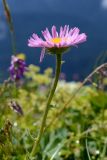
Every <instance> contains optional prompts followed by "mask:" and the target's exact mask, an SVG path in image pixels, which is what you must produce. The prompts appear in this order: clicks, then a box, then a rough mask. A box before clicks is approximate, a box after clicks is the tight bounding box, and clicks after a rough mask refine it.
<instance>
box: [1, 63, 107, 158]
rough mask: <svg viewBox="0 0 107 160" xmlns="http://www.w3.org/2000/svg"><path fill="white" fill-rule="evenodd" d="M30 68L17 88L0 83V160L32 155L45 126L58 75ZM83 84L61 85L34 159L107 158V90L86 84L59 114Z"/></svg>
mask: <svg viewBox="0 0 107 160" xmlns="http://www.w3.org/2000/svg"><path fill="white" fill-rule="evenodd" d="M28 70H29V71H28V72H26V73H25V79H23V80H21V81H20V83H18V84H17V85H16V84H13V83H7V84H5V85H3V84H1V85H0V159H1V160H23V159H24V157H25V156H26V154H27V155H28V157H29V153H30V151H31V149H32V145H33V142H34V138H35V137H36V136H37V134H38V131H39V128H40V124H41V119H42V115H43V111H44V107H45V103H46V99H47V96H48V93H49V88H50V86H51V83H52V79H53V71H52V69H51V68H48V69H47V70H45V71H44V73H43V74H41V73H40V68H39V67H37V66H34V65H30V66H29V68H28ZM79 86H80V83H79V82H78V83H76V82H66V81H61V80H60V81H59V84H58V87H57V90H56V93H55V96H54V98H53V100H52V103H51V106H50V111H49V114H48V118H47V124H46V125H47V127H46V129H45V133H44V135H43V137H42V139H41V142H40V149H39V152H38V154H37V157H35V158H34V159H37V160H106V159H107V92H106V91H104V90H99V89H96V88H95V87H94V86H92V85H86V86H84V87H82V89H81V90H80V92H78V94H77V95H76V96H75V97H74V98H73V99H72V101H71V103H69V105H68V106H67V107H66V108H65V109H64V110H63V112H60V110H61V108H62V107H63V106H64V104H65V103H66V102H67V100H68V99H69V98H70V97H71V96H72V94H73V92H74V91H75V89H77V88H78V87H79ZM21 110H23V114H22V112H21ZM59 113H60V114H59Z"/></svg>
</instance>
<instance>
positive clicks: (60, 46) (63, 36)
mask: <svg viewBox="0 0 107 160" xmlns="http://www.w3.org/2000/svg"><path fill="white" fill-rule="evenodd" d="M51 32H52V33H50V32H49V30H48V28H46V30H45V31H42V35H43V37H44V40H43V39H42V38H40V37H38V35H37V34H35V33H33V35H32V37H31V38H30V39H29V40H28V46H29V47H40V48H42V51H41V55H40V62H42V60H43V58H44V54H45V52H48V53H52V54H57V53H59V54H61V53H63V52H65V51H67V50H68V49H69V48H70V47H72V46H77V45H78V44H79V43H83V42H85V41H86V39H87V36H86V34H85V33H81V34H80V33H79V32H80V30H79V29H78V28H76V27H75V28H73V29H72V28H71V29H69V25H68V26H67V25H65V26H64V27H60V32H59V34H58V32H57V30H56V27H55V26H53V27H52V31H51Z"/></svg>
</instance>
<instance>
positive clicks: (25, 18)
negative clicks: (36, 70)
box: [0, 0, 107, 80]
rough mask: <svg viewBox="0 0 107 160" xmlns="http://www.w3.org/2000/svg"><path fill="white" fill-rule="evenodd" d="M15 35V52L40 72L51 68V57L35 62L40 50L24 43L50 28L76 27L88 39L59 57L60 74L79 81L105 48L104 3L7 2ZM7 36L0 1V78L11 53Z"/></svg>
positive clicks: (106, 19)
mask: <svg viewBox="0 0 107 160" xmlns="http://www.w3.org/2000/svg"><path fill="white" fill-rule="evenodd" d="M7 2H8V5H9V7H10V10H11V14H12V18H13V23H14V29H15V33H16V42H17V52H23V53H25V54H26V56H27V64H30V63H33V64H36V65H40V66H41V71H42V72H43V70H44V69H45V68H47V67H54V64H55V62H54V61H55V59H54V57H53V56H49V55H46V56H45V59H44V61H43V62H42V63H41V64H40V63H39V56H40V49H36V48H29V47H28V46H27V40H28V38H29V37H30V36H31V35H32V33H33V32H35V33H38V34H39V35H41V30H44V29H45V28H46V27H48V28H49V29H51V27H52V25H56V26H57V27H58V28H59V27H60V26H61V25H62V26H63V25H65V24H69V25H70V27H75V26H76V27H79V28H80V30H81V32H85V33H86V34H87V36H88V39H87V42H85V43H83V44H81V45H79V46H78V48H73V49H72V50H70V52H69V53H67V54H65V55H64V56H63V60H64V61H65V63H64V64H63V67H62V72H64V73H65V74H66V76H67V80H81V79H83V78H84V77H85V76H87V75H88V74H89V73H90V72H91V71H92V69H93V67H94V66H95V64H96V62H97V57H98V56H99V55H101V54H102V53H105V54H106V49H107V0H7ZM10 40H11V36H10V32H9V28H8V25H7V23H6V19H5V15H4V10H3V6H2V0H0V78H1V79H2V78H5V77H6V75H7V74H8V67H9V64H10V57H11V54H12V48H11V41H10Z"/></svg>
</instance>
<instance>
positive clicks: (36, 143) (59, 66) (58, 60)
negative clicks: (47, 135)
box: [31, 53, 61, 157]
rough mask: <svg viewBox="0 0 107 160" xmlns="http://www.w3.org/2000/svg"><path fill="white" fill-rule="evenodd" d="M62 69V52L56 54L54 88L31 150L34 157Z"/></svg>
mask: <svg viewBox="0 0 107 160" xmlns="http://www.w3.org/2000/svg"><path fill="white" fill-rule="evenodd" d="M60 70H61V54H60V53H59V54H56V73H55V79H54V82H53V85H52V88H51V90H50V94H49V97H48V100H47V104H46V108H45V111H44V115H43V119H42V123H41V128H40V131H39V134H38V137H37V139H36V140H35V143H34V146H33V149H32V152H31V157H33V156H34V155H35V154H36V153H37V149H38V145H39V143H40V140H41V137H42V135H43V132H44V128H45V124H46V118H47V115H48V111H49V109H50V103H51V100H52V98H53V95H54V93H55V89H56V86H57V83H58V79H59V74H60Z"/></svg>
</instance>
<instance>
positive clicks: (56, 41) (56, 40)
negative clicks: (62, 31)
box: [51, 37, 62, 44]
mask: <svg viewBox="0 0 107 160" xmlns="http://www.w3.org/2000/svg"><path fill="white" fill-rule="evenodd" d="M51 41H52V42H53V43H56V44H57V43H60V42H61V41H62V39H61V38H59V37H57V38H52V39H51Z"/></svg>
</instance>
